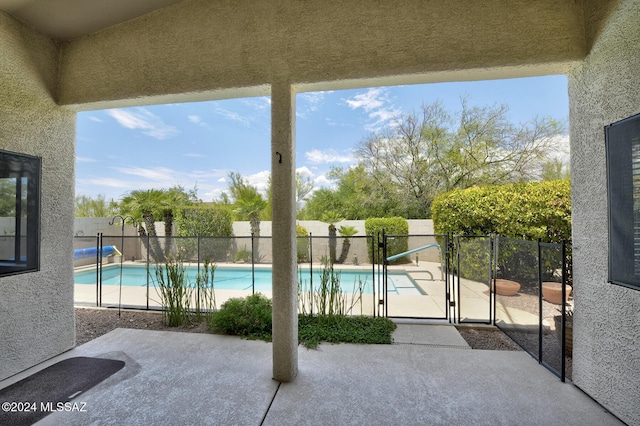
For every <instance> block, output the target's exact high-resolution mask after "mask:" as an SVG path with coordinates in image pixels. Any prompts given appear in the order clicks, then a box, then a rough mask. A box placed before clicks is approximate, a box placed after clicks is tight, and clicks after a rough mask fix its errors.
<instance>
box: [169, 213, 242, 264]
mask: <svg viewBox="0 0 640 426" xmlns="http://www.w3.org/2000/svg"><path fill="white" fill-rule="evenodd" d="M175 220H176V224H177V225H178V232H177V235H178V236H185V237H193V236H197V237H225V238H204V239H201V241H200V247H199V248H198V241H197V239H195V238H193V239H191V238H190V239H180V240H178V247H179V250H180V255H181V256H182V257H183V258H185V259H192V258H194V257H197V255H198V251H199V252H200V257H201V258H205V257H206V258H208V259H210V260H211V261H223V260H226V259H227V253H228V252H229V248H230V246H231V238H229V237H231V236H232V235H233V217H232V215H231V212H230V211H229V209H228V208H225V207H223V206H217V205H194V206H185V207H183V208H181V209H179V210H178V212H177V214H176V219H175Z"/></svg>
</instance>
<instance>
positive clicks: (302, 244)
mask: <svg viewBox="0 0 640 426" xmlns="http://www.w3.org/2000/svg"><path fill="white" fill-rule="evenodd" d="M296 237H298V238H297V239H296V240H297V253H298V263H304V262H308V261H309V231H307V228H305V227H304V226H302V225H296Z"/></svg>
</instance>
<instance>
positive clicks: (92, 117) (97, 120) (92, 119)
mask: <svg viewBox="0 0 640 426" xmlns="http://www.w3.org/2000/svg"><path fill="white" fill-rule="evenodd" d="M89 120H91V121H95V122H96V123H103V121H102V119H100V118H98V117H96V116H93V115H92V116H91V117H89Z"/></svg>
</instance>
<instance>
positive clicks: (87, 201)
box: [75, 194, 118, 217]
mask: <svg viewBox="0 0 640 426" xmlns="http://www.w3.org/2000/svg"><path fill="white" fill-rule="evenodd" d="M117 213H118V203H117V202H116V201H114V200H113V199H112V200H110V201H107V200H106V199H105V197H104V195H102V194H100V195H98V196H96V198H91V197H89V196H87V195H78V196H77V197H76V206H75V216H76V217H113V216H115V215H116V214H117Z"/></svg>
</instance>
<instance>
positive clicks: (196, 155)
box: [182, 153, 206, 158]
mask: <svg viewBox="0 0 640 426" xmlns="http://www.w3.org/2000/svg"><path fill="white" fill-rule="evenodd" d="M182 155H183V156H185V157H192V158H204V157H206V155H204V154H196V153H188V154H182Z"/></svg>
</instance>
